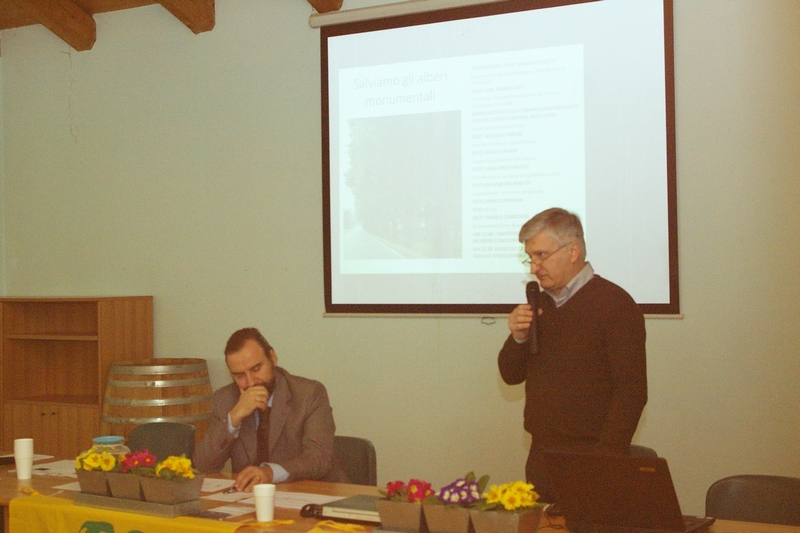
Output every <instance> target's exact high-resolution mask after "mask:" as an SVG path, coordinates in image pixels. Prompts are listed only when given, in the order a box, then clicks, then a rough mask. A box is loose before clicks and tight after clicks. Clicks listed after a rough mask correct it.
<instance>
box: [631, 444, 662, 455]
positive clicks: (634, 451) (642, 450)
mask: <svg viewBox="0 0 800 533" xmlns="http://www.w3.org/2000/svg"><path fill="white" fill-rule="evenodd" d="M629 453H630V454H631V455H642V456H644V457H658V454H657V453H656V451H655V450H654V449H653V448H648V447H647V446H639V445H638V444H631V449H630V452H629Z"/></svg>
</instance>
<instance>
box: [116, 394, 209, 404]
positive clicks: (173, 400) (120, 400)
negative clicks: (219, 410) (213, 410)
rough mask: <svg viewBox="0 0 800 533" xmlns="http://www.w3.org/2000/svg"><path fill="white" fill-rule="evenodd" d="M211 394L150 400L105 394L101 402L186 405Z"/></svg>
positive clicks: (199, 400)
mask: <svg viewBox="0 0 800 533" xmlns="http://www.w3.org/2000/svg"><path fill="white" fill-rule="evenodd" d="M210 401H211V396H210V395H208V396H189V397H185V398H159V399H151V400H130V399H128V398H112V397H108V396H106V397H105V399H104V400H103V402H104V403H105V404H106V405H128V406H131V407H148V406H152V407H157V406H163V405H186V404H189V403H204V402H210Z"/></svg>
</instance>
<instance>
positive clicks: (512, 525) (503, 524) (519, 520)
mask: <svg viewBox="0 0 800 533" xmlns="http://www.w3.org/2000/svg"><path fill="white" fill-rule="evenodd" d="M542 509H543V507H541V506H537V507H532V508H530V509H529V510H527V511H525V512H522V513H518V512H511V511H478V510H475V509H472V510H470V512H469V514H470V518H471V519H472V527H473V528H474V529H475V533H536V530H537V529H539V521H540V520H541V519H542Z"/></svg>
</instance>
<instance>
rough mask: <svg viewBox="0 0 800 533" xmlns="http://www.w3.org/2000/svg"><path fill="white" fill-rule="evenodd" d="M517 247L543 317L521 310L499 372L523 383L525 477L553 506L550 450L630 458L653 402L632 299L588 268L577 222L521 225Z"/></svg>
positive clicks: (511, 322) (555, 218) (512, 318)
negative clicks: (545, 459)
mask: <svg viewBox="0 0 800 533" xmlns="http://www.w3.org/2000/svg"><path fill="white" fill-rule="evenodd" d="M519 241H520V242H521V243H524V245H525V252H526V253H527V255H528V257H529V261H526V263H530V268H531V274H533V275H534V276H536V278H537V279H538V281H539V285H540V286H541V288H542V289H543V291H544V295H543V296H542V297H541V298H540V299H539V309H531V306H530V305H527V304H523V305H519V306H517V307H516V308H515V309H514V310H513V311H512V312H511V314H510V315H509V317H508V329H509V330H510V331H511V335H509V337H508V339H507V340H506V342H505V344H504V345H503V348H502V350H500V355H499V357H498V366H499V368H500V375H501V376H502V378H503V381H505V382H506V383H508V384H509V385H516V384H519V383H522V382H525V415H524V419H525V420H524V424H525V430H526V431H528V433H530V434H531V449H530V452H529V454H528V461H527V463H526V466H525V474H526V477H527V480H528V482H530V483H533V484H534V486H535V487H536V490H537V492H538V493H539V494H540V496H541V498H542V501H545V502H553V501H554V495H553V493H552V486H551V484H550V482H549V480H548V479H547V475H546V472H545V469H544V465H543V464H542V451H543V450H546V449H557V450H562V451H582V452H594V453H603V454H625V455H627V454H628V450H629V447H630V442H631V437H632V436H633V433H634V432H635V431H636V426H637V425H638V423H639V417H640V416H641V413H642V409H643V408H644V405H645V403H647V372H646V363H645V328H644V316H643V315H642V312H641V310H640V309H639V306H638V305H637V304H636V302H634V301H633V299H632V298H631V297H630V295H629V294H628V293H627V292H625V291H624V290H623V289H622V288H620V287H619V286H617V285H615V284H613V283H611V282H610V281H608V280H606V279H603V278H601V277H600V276H597V275H595V273H594V270H593V269H592V266H591V265H590V264H589V263H588V262H586V243H585V242H584V238H583V227H582V226H581V222H580V219H579V218H578V217H577V216H576V215H574V214H572V213H569V212H567V211H565V210H563V209H559V208H552V209H548V210H546V211H543V212H541V213H539V214H538V215H536V216H535V217H533V218H532V219H530V220H529V221H528V222H526V223H525V224H524V225H523V226H522V229H521V230H520V232H519ZM533 313H537V316H538V320H537V324H538V328H536V329H537V331H532V328H531V324H532V318H533ZM533 335H538V343H537V344H538V349H537V350H536V353H532V348H531V346H530V342H531V340H530V339H531V338H532V337H533Z"/></svg>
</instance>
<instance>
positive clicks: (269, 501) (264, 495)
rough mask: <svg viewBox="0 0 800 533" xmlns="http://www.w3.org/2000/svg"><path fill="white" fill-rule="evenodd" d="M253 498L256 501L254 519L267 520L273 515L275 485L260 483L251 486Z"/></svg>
mask: <svg viewBox="0 0 800 533" xmlns="http://www.w3.org/2000/svg"><path fill="white" fill-rule="evenodd" d="M253 498H254V499H255V501H256V520H257V521H259V522H269V521H270V520H272V519H273V518H274V517H275V485H273V484H272V483H261V484H259V485H256V486H254V487H253Z"/></svg>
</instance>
